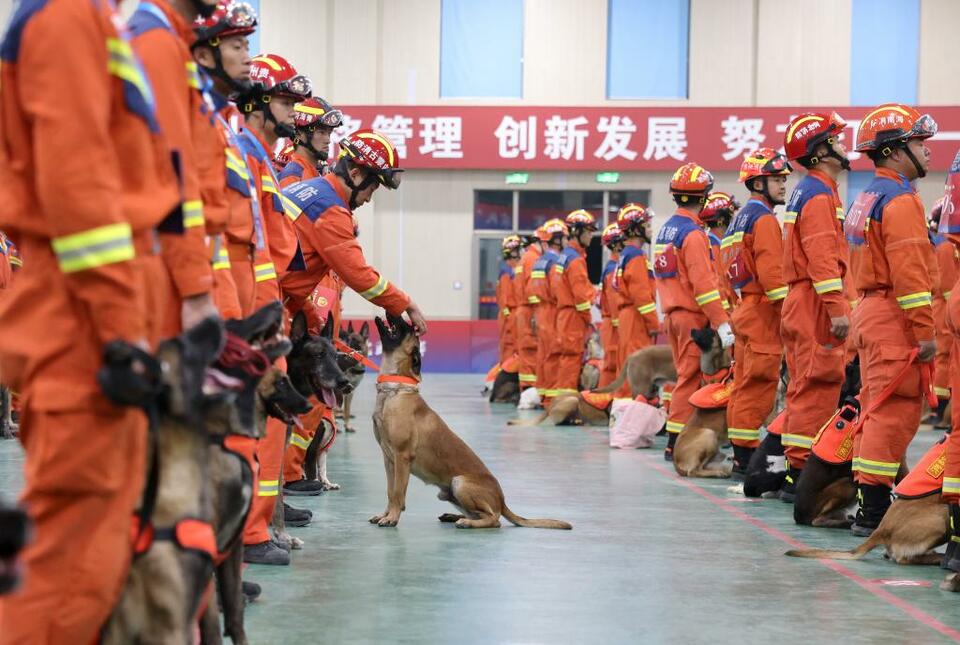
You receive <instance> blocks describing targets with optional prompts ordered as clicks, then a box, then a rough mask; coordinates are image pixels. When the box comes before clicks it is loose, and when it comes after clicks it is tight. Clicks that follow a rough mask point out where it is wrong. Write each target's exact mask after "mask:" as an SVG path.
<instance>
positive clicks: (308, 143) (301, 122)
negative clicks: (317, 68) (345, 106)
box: [279, 96, 343, 188]
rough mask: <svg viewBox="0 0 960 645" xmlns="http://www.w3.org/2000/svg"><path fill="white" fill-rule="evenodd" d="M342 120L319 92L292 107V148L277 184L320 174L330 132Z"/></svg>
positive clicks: (283, 185) (328, 143)
mask: <svg viewBox="0 0 960 645" xmlns="http://www.w3.org/2000/svg"><path fill="white" fill-rule="evenodd" d="M341 123H343V114H342V113H341V112H340V110H338V109H336V108H335V107H333V106H332V105H330V104H329V103H327V102H326V101H324V100H323V99H322V98H320V97H319V96H314V97H311V98H309V99H307V100H306V101H303V102H302V103H297V105H296V107H294V108H293V127H294V128H295V129H296V134H294V135H293V144H292V145H293V150H292V151H291V152H290V153H289V155H288V159H287V161H286V163H285V164H283V170H281V171H280V174H279V179H280V187H281V188H286V187H287V186H289V185H290V184H293V183H296V182H298V181H303V180H305V179H313V178H314V177H319V176H320V175H322V174H323V172H322V171H323V168H324V164H325V163H326V161H327V155H328V154H329V152H328V151H329V149H330V135H331V134H333V131H334V129H335V128H339V127H340V124H341Z"/></svg>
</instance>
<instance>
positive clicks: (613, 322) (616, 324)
mask: <svg viewBox="0 0 960 645" xmlns="http://www.w3.org/2000/svg"><path fill="white" fill-rule="evenodd" d="M610 324H611V325H613V326H614V327H619V326H620V319H619V318H611V319H610Z"/></svg>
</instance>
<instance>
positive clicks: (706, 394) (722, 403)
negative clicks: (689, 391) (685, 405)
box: [690, 380, 733, 410]
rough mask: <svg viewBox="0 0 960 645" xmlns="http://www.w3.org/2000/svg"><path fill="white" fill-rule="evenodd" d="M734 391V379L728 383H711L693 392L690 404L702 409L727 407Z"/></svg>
mask: <svg viewBox="0 0 960 645" xmlns="http://www.w3.org/2000/svg"><path fill="white" fill-rule="evenodd" d="M732 393H733V380H730V381H727V382H726V383H711V384H710V385H705V386H704V387H702V388H700V389H699V390H697V391H696V392H694V393H693V396H691V397H690V405H692V406H693V407H695V408H700V409H701V410H716V409H718V408H725V407H727V404H728V403H730V395H731V394H732Z"/></svg>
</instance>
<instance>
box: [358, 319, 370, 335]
mask: <svg viewBox="0 0 960 645" xmlns="http://www.w3.org/2000/svg"><path fill="white" fill-rule="evenodd" d="M360 335H361V336H362V337H363V339H364V340H366V339H368V338H370V323H369V322H368V321H366V320H364V321H363V324H362V325H360Z"/></svg>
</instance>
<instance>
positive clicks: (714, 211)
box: [700, 190, 740, 226]
mask: <svg viewBox="0 0 960 645" xmlns="http://www.w3.org/2000/svg"><path fill="white" fill-rule="evenodd" d="M738 208H740V204H738V203H737V200H736V199H735V198H734V197H733V195H730V194H729V193H724V192H721V191H719V190H715V191H713V192H712V193H710V194H709V195H707V203H706V204H704V205H703V210H701V211H700V221H701V222H703V223H704V224H707V225H708V226H713V225H714V224H715V223H719V222H721V221H722V220H723V219H724V218H727V221H729V219H731V218H732V217H733V215H734V213H736V212H737V209H738Z"/></svg>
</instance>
